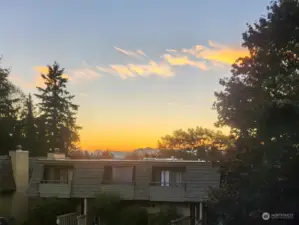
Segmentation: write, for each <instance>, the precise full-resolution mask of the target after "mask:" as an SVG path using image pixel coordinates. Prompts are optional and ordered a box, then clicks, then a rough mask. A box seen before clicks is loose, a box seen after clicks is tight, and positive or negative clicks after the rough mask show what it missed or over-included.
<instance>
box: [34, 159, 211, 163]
mask: <svg viewBox="0 0 299 225" xmlns="http://www.w3.org/2000/svg"><path fill="white" fill-rule="evenodd" d="M37 160H38V161H48V162H51V161H52V162H59V161H60V162H171V163H203V164H205V163H207V164H209V163H211V162H209V161H199V160H179V159H139V160H129V159H70V158H65V159H48V158H38V159H37Z"/></svg>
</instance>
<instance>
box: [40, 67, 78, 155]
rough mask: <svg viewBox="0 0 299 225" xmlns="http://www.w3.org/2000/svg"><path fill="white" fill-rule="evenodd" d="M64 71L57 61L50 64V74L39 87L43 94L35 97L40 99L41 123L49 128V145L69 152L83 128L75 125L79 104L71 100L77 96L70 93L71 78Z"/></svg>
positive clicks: (47, 131) (49, 147) (47, 129)
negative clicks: (68, 88) (67, 85)
mask: <svg viewBox="0 0 299 225" xmlns="http://www.w3.org/2000/svg"><path fill="white" fill-rule="evenodd" d="M63 74H64V68H60V66H59V64H58V63H57V62H54V64H53V65H52V66H48V73H47V74H41V77H42V78H43V80H44V84H45V88H42V87H37V89H38V91H39V92H40V94H36V95H35V96H36V97H37V98H38V99H39V100H40V103H39V111H40V113H41V117H40V119H41V120H42V121H43V122H42V123H43V124H41V125H42V126H44V127H45V128H46V129H45V132H46V133H45V135H46V139H47V140H46V142H47V145H46V147H47V148H48V149H49V150H54V149H55V148H59V149H60V151H61V152H64V153H67V152H68V150H69V149H70V148H72V147H74V146H75V145H76V143H77V142H78V141H79V135H78V130H79V129H80V127H79V126H77V125H76V113H77V111H78V105H76V104H73V103H72V100H73V99H74V97H75V96H74V95H71V94H70V93H69V92H68V90H67V87H66V84H67V81H68V80H67V78H65V77H64V76H63Z"/></svg>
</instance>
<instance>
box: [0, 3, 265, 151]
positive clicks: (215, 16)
mask: <svg viewBox="0 0 299 225" xmlns="http://www.w3.org/2000/svg"><path fill="white" fill-rule="evenodd" d="M269 2H270V1H269V0H251V1H249V0H248V1H244V0H243V1H240V0H227V1H220V0H219V1H199V0H196V1H195V0H194V1H193V0H189V1H178V0H172V1H171V0H163V1H158V0H152V1H141V0H139V1H137V0H118V1H112V0H110V1H104V0H102V1H100V0H97V1H95V0H94V1H83V0H82V1H79V0H72V1H71V0H64V1H58V0H52V1H38V0H35V1H33V0H27V1H21V0H19V1H4V2H2V4H1V8H0V27H1V35H0V53H1V54H2V55H3V61H2V66H9V67H11V68H12V71H11V79H12V81H14V82H15V83H16V84H18V85H20V86H21V87H22V88H23V90H24V91H25V92H26V93H28V92H35V88H34V86H36V85H40V84H41V82H40V79H39V78H38V76H39V73H40V72H45V68H44V66H46V65H47V64H51V63H52V62H53V61H54V60H56V61H57V62H59V63H60V64H61V66H62V67H64V68H66V76H68V77H69V78H70V82H69V88H70V90H71V91H72V92H73V93H74V94H76V95H77V98H76V102H77V103H78V104H80V106H81V108H80V112H79V123H80V125H82V126H83V130H82V132H81V139H82V146H83V147H84V148H88V149H95V148H111V149H121V150H129V149H132V148H135V147H145V146H152V147H155V144H156V142H157V140H158V139H159V138H160V136H161V135H164V134H168V133H171V132H172V130H174V129H179V128H188V127H195V126H197V125H198V126H204V127H208V128H213V123H214V122H215V121H216V112H215V111H213V110H211V107H212V101H213V92H214V91H215V90H219V89H220V86H219V84H218V80H219V78H220V77H223V76H226V75H229V68H230V63H231V62H232V61H233V59H234V58H236V56H244V54H246V51H245V50H242V49H241V41H242V40H241V37H242V35H241V34H242V32H244V31H245V30H246V25H245V24H246V23H247V22H249V23H253V22H254V21H255V20H257V19H258V18H259V17H260V16H261V15H262V14H265V12H266V6H267V5H268V4H269ZM196 46H197V47H196Z"/></svg>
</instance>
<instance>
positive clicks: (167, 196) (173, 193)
mask: <svg viewBox="0 0 299 225" xmlns="http://www.w3.org/2000/svg"><path fill="white" fill-rule="evenodd" d="M185 192H186V184H185V183H178V184H174V183H161V182H153V183H151V184H150V187H149V195H150V196H149V197H150V201H165V202H183V201H184V199H185Z"/></svg>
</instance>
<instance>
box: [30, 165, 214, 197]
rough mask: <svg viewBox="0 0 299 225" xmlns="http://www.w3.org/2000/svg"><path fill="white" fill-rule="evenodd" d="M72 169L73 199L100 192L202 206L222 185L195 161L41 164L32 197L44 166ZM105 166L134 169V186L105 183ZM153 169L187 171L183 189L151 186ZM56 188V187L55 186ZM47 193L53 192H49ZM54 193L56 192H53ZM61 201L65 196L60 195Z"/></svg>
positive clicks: (203, 166) (93, 195)
mask: <svg viewBox="0 0 299 225" xmlns="http://www.w3.org/2000/svg"><path fill="white" fill-rule="evenodd" d="M67 164H70V165H72V166H73V168H74V169H73V170H74V171H73V180H72V182H71V190H70V197H74V198H94V197H96V196H97V195H98V194H99V193H100V192H103V191H104V192H110V193H116V194H120V195H121V196H122V197H124V199H125V200H150V201H165V202H200V201H203V200H205V199H207V197H208V188H209V187H210V186H212V187H215V186H218V185H219V182H220V175H219V173H218V171H217V168H213V167H212V165H211V163H203V162H195V161H193V162H192V161H178V162H176V161H174V162H173V161H167V162H165V161H159V160H157V161H146V160H143V161H138V160H135V161H134V160H40V167H39V168H40V169H38V171H34V172H33V175H32V180H31V184H30V186H29V194H30V195H31V196H38V195H39V194H38V193H39V192H40V191H43V189H39V187H38V184H39V182H40V181H41V180H42V176H41V175H42V167H43V165H53V166H55V165H56V166H58V165H67ZM105 166H112V167H113V166H135V181H134V183H132V184H117V183H116V184H106V183H103V182H102V181H103V175H104V167H105ZM153 167H172V168H177V167H185V172H184V174H183V177H182V179H183V180H182V182H183V185H181V186H180V185H179V186H178V187H161V186H152V185H151V182H152V168H153ZM53 185H54V184H53ZM48 190H51V189H50V188H49V189H48ZM52 190H55V189H54V188H53V189H52ZM58 197H61V198H64V197H65V195H64V194H61V195H60V196H58Z"/></svg>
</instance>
